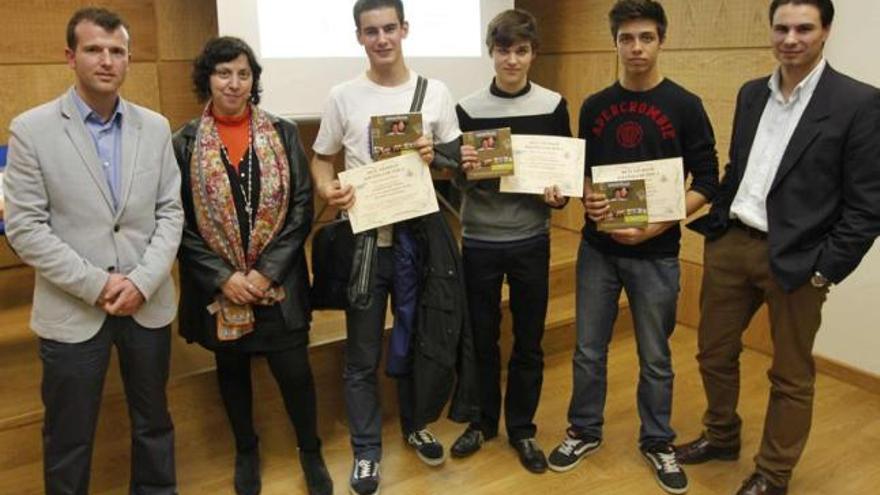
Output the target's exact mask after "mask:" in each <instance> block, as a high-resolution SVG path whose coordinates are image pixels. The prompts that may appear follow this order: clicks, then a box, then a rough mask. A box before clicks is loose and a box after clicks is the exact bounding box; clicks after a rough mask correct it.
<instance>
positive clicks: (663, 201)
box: [592, 158, 687, 223]
mask: <svg viewBox="0 0 880 495" xmlns="http://www.w3.org/2000/svg"><path fill="white" fill-rule="evenodd" d="M592 172H593V182H613V181H622V180H636V179H644V181H645V191H646V192H647V194H648V221H649V222H651V223H654V222H669V221H678V220H681V219H682V218H684V217H686V216H687V214H686V213H687V211H686V208H685V203H684V165H683V162H682V160H681V158H668V159H665V160H652V161H646V162H635V163H621V164H617V165H601V166H596V167H592Z"/></svg>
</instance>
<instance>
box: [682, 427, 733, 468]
mask: <svg viewBox="0 0 880 495" xmlns="http://www.w3.org/2000/svg"><path fill="white" fill-rule="evenodd" d="M675 457H677V458H678V462H680V463H682V464H702V463H704V462H707V461H712V460H718V461H735V460H737V459H739V445H737V446H735V447H716V446H714V445H712V444H711V443H709V439H708V438H706V435H705V434H702V435H700V438H698V439H696V440H694V441H692V442H688V443H685V444H682V445H679V446H677V447H675Z"/></svg>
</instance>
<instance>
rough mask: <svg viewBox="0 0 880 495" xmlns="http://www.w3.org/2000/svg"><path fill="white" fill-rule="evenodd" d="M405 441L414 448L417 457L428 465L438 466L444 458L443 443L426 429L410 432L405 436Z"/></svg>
mask: <svg viewBox="0 0 880 495" xmlns="http://www.w3.org/2000/svg"><path fill="white" fill-rule="evenodd" d="M406 443H408V444H409V445H410V447H412V448H414V449H416V454H417V455H418V456H419V459H421V460H422V462H424V463H425V464H427V465H429V466H439V465H441V464H443V462H444V461H445V460H446V454H445V453H444V452H443V445H442V444H441V443H440V442H439V441H437V439H436V438H435V437H434V435H433V434H432V433H431V432H430V431H428V430H427V429H421V430H418V431H414V432H412V433H410V434H409V435H407V436H406Z"/></svg>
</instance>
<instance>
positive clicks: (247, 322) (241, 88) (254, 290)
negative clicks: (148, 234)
mask: <svg viewBox="0 0 880 495" xmlns="http://www.w3.org/2000/svg"><path fill="white" fill-rule="evenodd" d="M261 72H262V68H261V67H260V64H259V63H258V62H257V60H256V57H255V56H254V53H253V51H252V50H251V48H250V47H249V46H248V45H247V44H246V43H245V42H244V41H242V40H240V39H238V38H232V37H221V38H215V39H213V40H211V41H209V42H208V43H207V44H206V45H205V47H204V49H203V50H202V53H201V54H200V55H199V57H198V58H197V59H196V61H195V63H194V67H193V83H194V86H195V92H196V94H197V95H198V96H199V97H200V99H201V100H202V101H205V102H206V105H205V108H204V111H203V112H202V115H201V116H200V117H198V118H196V119H194V120H192V121H191V122H189V123H188V124H187V125H185V126H184V127H183V128H182V129H180V130H179V131H177V133H175V135H174V150H175V154H176V155H177V161H178V163H179V164H180V168H181V176H182V191H181V196H182V199H183V204H184V210H185V213H186V223H185V226H184V234H183V241H182V243H181V247H180V254H179V260H180V286H181V301H180V333H181V334H182V335H183V336H184V337H185V338H186V339H187V340H188V341H189V342H198V343H199V344H201V345H202V346H204V347H205V348H207V349H209V350H211V351H213V352H214V356H215V360H216V364H217V378H218V382H219V386H220V395H221V397H222V399H223V405H224V407H225V409H226V414H227V416H228V418H229V422H230V425H231V426H232V431H233V434H234V436H235V447H236V458H235V491H236V493H237V494H239V495H244V494H247V495H251V494H257V493H259V492H260V487H261V483H260V462H259V449H258V437H257V434H256V431H255V430H254V425H253V417H252V390H251V372H250V363H251V359H252V357H254V356H257V355H262V356H265V357H266V359H267V361H268V364H269V369H270V370H271V372H272V374H273V376H274V377H275V381H276V382H277V384H278V388H279V389H280V391H281V395H282V397H283V398H284V405H285V407H286V409H287V413H288V415H289V416H290V421H291V422H292V423H293V426H294V428H295V429H296V436H297V441H298V444H299V457H300V464H301V465H302V468H303V473H304V475H305V481H306V485H307V487H308V491H309V493H310V494H330V493H332V491H333V484H332V481H331V479H330V475H329V474H328V472H327V468H326V466H325V464H324V460H323V458H322V457H321V441H320V439H319V438H318V435H317V413H316V406H315V386H314V381H313V378H312V372H311V368H310V366H309V361H308V330H309V323H310V319H311V316H310V311H309V304H308V280H309V279H308V271H307V267H306V261H305V254H304V251H303V246H304V243H305V239H306V236H307V235H308V233H309V229H310V228H311V220H312V187H311V182H310V178H309V173H308V163H307V160H306V157H305V155H304V153H303V148H302V144H301V143H300V140H299V134H298V132H297V128H296V125H295V124H294V123H292V122H290V121H288V120H286V119H281V118H279V117H276V116H274V115H271V114H269V113H267V112H265V111H263V110H261V109H260V108H259V107H258V106H257V104H258V103H259V101H260V73H261Z"/></svg>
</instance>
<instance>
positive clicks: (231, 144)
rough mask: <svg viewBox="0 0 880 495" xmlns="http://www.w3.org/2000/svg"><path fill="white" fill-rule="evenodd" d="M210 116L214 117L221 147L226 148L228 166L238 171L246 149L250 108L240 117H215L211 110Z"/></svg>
mask: <svg viewBox="0 0 880 495" xmlns="http://www.w3.org/2000/svg"><path fill="white" fill-rule="evenodd" d="M211 114H212V115H213V116H214V122H215V123H216V125H217V134H219V135H220V141H222V142H223V146H225V147H226V153H228V155H229V161H230V162H231V163H230V165H232V167H233V168H234V169H236V170H238V164H239V163H240V162H241V159H242V158H243V157H244V154H245V152H246V151H247V148H248V132H249V129H248V126H249V125H250V121H251V108H250V107H247V110H245V112H244V113H243V114H242V115H239V116H236V117H227V116H224V115H217V114H216V113H214V111H213V109H212V110H211Z"/></svg>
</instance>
